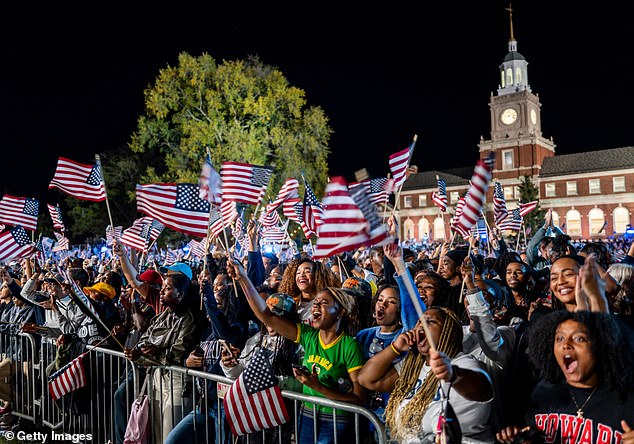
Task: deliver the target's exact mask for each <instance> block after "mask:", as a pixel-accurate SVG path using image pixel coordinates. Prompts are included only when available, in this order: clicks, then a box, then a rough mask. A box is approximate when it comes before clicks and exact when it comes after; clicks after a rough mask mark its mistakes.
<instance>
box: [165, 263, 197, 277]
mask: <svg viewBox="0 0 634 444" xmlns="http://www.w3.org/2000/svg"><path fill="white" fill-rule="evenodd" d="M159 270H161V273H167V274H170V271H171V272H173V273H183V274H184V275H185V276H187V277H188V278H189V279H191V278H192V277H193V276H194V273H192V269H191V268H189V265H187V264H184V263H182V262H176V263H174V264H172V265H170V266H168V267H161V268H159Z"/></svg>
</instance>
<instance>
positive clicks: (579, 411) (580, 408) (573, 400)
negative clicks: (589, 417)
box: [568, 386, 599, 418]
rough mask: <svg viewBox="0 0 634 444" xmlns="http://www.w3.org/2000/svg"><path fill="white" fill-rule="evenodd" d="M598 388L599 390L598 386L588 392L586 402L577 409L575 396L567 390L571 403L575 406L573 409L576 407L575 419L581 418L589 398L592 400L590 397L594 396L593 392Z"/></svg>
mask: <svg viewBox="0 0 634 444" xmlns="http://www.w3.org/2000/svg"><path fill="white" fill-rule="evenodd" d="M598 388H599V386H596V387H595V388H594V389H593V390H592V392H590V394H589V395H588V397H587V398H586V400H585V401H584V402H583V404H582V405H581V407H579V404H577V400H576V399H575V395H573V394H572V390H570V388H568V392H569V393H570V397H571V398H572V402H573V403H574V404H575V407H577V418H583V408H584V407H585V406H586V404H587V403H588V401H590V398H592V395H594V392H596V391H597V389H598Z"/></svg>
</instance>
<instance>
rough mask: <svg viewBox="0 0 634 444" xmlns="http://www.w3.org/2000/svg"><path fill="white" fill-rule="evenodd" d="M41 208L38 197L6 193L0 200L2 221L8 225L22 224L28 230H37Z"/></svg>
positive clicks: (0, 219) (0, 218)
mask: <svg viewBox="0 0 634 444" xmlns="http://www.w3.org/2000/svg"><path fill="white" fill-rule="evenodd" d="M39 208H40V204H39V202H38V201H37V199H30V198H28V197H14V196H10V195H8V194H5V195H4V197H3V198H2V200H1V201H0V222H2V223H5V224H7V225H22V227H24V228H25V229H26V230H31V231H35V230H36V229H37V215H38V212H39Z"/></svg>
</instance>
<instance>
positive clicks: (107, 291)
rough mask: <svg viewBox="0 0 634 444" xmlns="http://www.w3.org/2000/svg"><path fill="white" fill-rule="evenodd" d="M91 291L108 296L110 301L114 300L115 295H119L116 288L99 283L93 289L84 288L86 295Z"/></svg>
mask: <svg viewBox="0 0 634 444" xmlns="http://www.w3.org/2000/svg"><path fill="white" fill-rule="evenodd" d="M90 290H94V291H97V292H99V293H101V294H102V295H104V296H108V298H109V299H112V298H114V297H115V295H116V294H117V292H116V291H115V289H114V287H113V286H112V285H110V284H106V283H105V282H97V283H96V284H95V285H93V286H92V287H84V293H86V294H88V292H89V291H90Z"/></svg>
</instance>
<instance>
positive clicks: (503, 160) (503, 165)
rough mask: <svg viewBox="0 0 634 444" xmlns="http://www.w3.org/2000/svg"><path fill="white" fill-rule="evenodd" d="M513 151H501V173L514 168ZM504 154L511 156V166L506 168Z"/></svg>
mask: <svg viewBox="0 0 634 444" xmlns="http://www.w3.org/2000/svg"><path fill="white" fill-rule="evenodd" d="M513 151H514V150H512V149H510V150H502V171H507V170H512V169H514V168H515V154H514V152H513ZM506 153H510V154H511V161H512V163H513V165H511V166H506V161H505V154H506Z"/></svg>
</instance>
